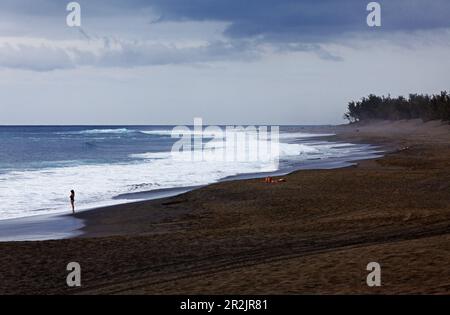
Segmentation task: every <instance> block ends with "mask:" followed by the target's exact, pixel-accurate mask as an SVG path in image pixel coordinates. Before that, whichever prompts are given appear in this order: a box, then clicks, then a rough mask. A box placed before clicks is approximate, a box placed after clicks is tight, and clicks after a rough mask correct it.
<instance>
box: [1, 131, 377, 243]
mask: <svg viewBox="0 0 450 315" xmlns="http://www.w3.org/2000/svg"><path fill="white" fill-rule="evenodd" d="M338 127H339V126H328V125H327V126H304V127H301V128H302V132H307V133H310V132H311V133H316V134H323V133H324V132H330V130H334V129H335V128H338ZM292 128H293V129H294V131H298V130H297V129H298V127H297V126H292ZM335 136H336V135H335V134H323V135H321V136H316V137H314V138H315V139H318V140H319V141H328V142H330V143H335V142H334V141H330V139H334V138H335ZM335 141H336V142H337V143H339V142H342V141H344V142H345V139H337V140H335ZM360 144H364V145H366V146H367V148H366V150H365V151H363V152H362V154H355V155H349V156H346V157H340V158H338V157H335V158H331V159H326V160H321V159H318V160H307V161H303V162H299V163H298V164H296V165H295V166H291V167H285V168H283V169H279V170H277V171H273V172H258V173H244V174H237V175H232V176H228V177H224V178H222V179H220V180H219V181H217V182H215V183H210V184H205V185H200V186H190V187H189V186H187V187H173V188H166V189H157V190H151V191H142V192H137V193H124V194H120V195H118V196H115V197H113V198H112V199H113V200H120V202H118V203H116V204H110V205H102V206H94V207H88V208H83V209H81V210H78V211H77V212H76V214H75V215H72V214H71V213H70V214H69V213H63V212H58V213H54V214H39V215H34V216H29V217H20V218H12V219H4V220H0V243H1V242H21V241H48V240H61V239H70V238H75V237H83V235H84V234H85V232H84V230H83V229H84V227H85V225H86V222H85V219H84V214H85V213H86V212H91V211H102V212H103V211H108V210H114V209H115V208H117V209H121V208H123V207H132V206H133V205H139V204H141V203H144V204H145V203H146V202H149V201H153V200H162V199H166V198H171V197H175V196H178V195H182V194H185V193H187V192H189V191H193V190H196V189H201V188H203V187H207V186H209V185H214V184H218V183H223V182H228V181H241V180H249V179H261V178H264V177H267V176H271V177H279V176H286V175H289V174H292V173H294V172H297V171H301V170H320V169H338V168H345V167H349V166H352V165H355V163H358V162H360V161H364V160H367V159H375V158H379V157H381V156H382V154H384V151H382V150H376V149H377V147H376V146H373V145H371V144H367V143H360ZM305 162H306V163H305ZM87 217H89V215H88V216H87Z"/></svg>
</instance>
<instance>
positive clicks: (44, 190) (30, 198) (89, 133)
mask: <svg viewBox="0 0 450 315" xmlns="http://www.w3.org/2000/svg"><path fill="white" fill-rule="evenodd" d="M173 127H174V126H0V220H4V219H12V218H23V217H30V216H35V215H41V214H45V215H48V214H59V213H70V211H71V210H70V203H69V193H70V190H71V189H74V190H75V191H76V206H77V209H79V210H80V209H90V208H95V207H100V206H106V205H113V204H119V203H124V202H129V201H130V200H143V199H148V198H149V196H150V195H151V194H149V193H151V192H158V191H165V190H171V189H181V188H189V187H198V186H202V185H207V184H211V183H214V182H218V181H221V180H227V179H230V178H236V176H237V177H238V178H239V177H246V176H247V177H258V176H264V175H266V174H286V173H288V172H290V171H293V170H296V169H301V168H326V167H329V168H331V167H335V166H345V164H342V163H350V162H351V161H353V160H357V159H361V158H369V157H372V156H373V155H375V154H377V153H379V152H378V151H377V148H375V147H372V146H370V145H363V144H350V143H339V142H330V141H327V140H326V138H324V136H325V135H323V134H311V133H307V132H303V131H302V130H303V127H301V126H286V127H280V137H279V139H280V159H279V163H273V161H234V162H230V161H215V160H207V161H189V160H182V159H177V158H175V157H174V156H173V155H172V154H171V153H170V152H171V149H172V146H173V145H174V143H175V142H176V141H178V140H179V139H176V138H172V137H171V131H172V129H173ZM204 139H206V140H207V139H208V135H204Z"/></svg>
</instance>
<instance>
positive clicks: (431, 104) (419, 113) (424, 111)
mask: <svg viewBox="0 0 450 315" xmlns="http://www.w3.org/2000/svg"><path fill="white" fill-rule="evenodd" d="M344 117H345V118H346V119H348V120H349V122H358V121H363V120H369V119H385V120H401V119H417V118H421V119H422V120H423V121H429V120H443V121H450V94H449V93H448V92H446V91H443V92H441V93H440V94H436V95H428V94H410V95H409V96H408V98H406V97H403V96H399V97H391V96H390V95H388V96H377V95H374V94H370V95H369V96H367V97H363V98H362V99H361V100H360V101H351V102H349V103H348V110H347V112H346V113H345V115H344Z"/></svg>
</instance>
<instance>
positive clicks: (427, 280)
mask: <svg viewBox="0 0 450 315" xmlns="http://www.w3.org/2000/svg"><path fill="white" fill-rule="evenodd" d="M314 131H315V132H325V133H335V134H336V135H335V136H330V139H333V140H341V141H346V142H351V143H368V144H374V145H379V146H380V147H381V148H382V149H383V150H385V151H386V153H385V156H384V157H381V158H377V159H371V160H364V161H360V162H358V163H357V165H353V166H350V167H346V168H338V169H323V170H300V171H296V172H293V173H291V174H289V175H286V176H283V178H284V179H285V182H280V183H275V184H266V183H264V182H263V181H262V180H261V179H245V180H234V181H226V182H219V183H215V184H211V185H208V186H205V187H202V188H199V189H195V190H192V191H189V192H187V193H184V194H181V195H178V196H174V197H169V198H163V199H156V200H150V201H142V202H134V203H126V204H121V205H116V206H110V207H104V208H99V209H95V210H93V211H87V212H82V213H78V214H76V216H75V217H76V218H77V219H81V220H83V222H84V227H83V229H82V232H83V234H82V235H79V236H76V237H74V238H70V239H63V240H53V241H39V242H6V243H0V266H1V269H0V284H1V285H0V293H2V294H372V293H374V294H448V293H449V292H450V280H449V279H450V270H449V269H448V262H449V261H450V137H449V135H450V127H449V126H448V125H446V124H442V123H440V122H436V121H432V122H428V123H422V122H421V121H418V120H413V121H398V122H387V121H378V122H370V123H366V124H354V125H350V126H330V127H323V128H322V129H321V130H314ZM69 262H78V263H79V264H80V265H81V270H82V286H81V287H80V288H68V287H67V285H66V281H65V279H66V276H67V271H66V266H67V264H68V263H69ZM369 262H378V263H379V264H380V265H381V268H382V286H381V287H368V286H367V284H366V276H367V274H368V271H367V270H366V266H367V264H368V263H369Z"/></svg>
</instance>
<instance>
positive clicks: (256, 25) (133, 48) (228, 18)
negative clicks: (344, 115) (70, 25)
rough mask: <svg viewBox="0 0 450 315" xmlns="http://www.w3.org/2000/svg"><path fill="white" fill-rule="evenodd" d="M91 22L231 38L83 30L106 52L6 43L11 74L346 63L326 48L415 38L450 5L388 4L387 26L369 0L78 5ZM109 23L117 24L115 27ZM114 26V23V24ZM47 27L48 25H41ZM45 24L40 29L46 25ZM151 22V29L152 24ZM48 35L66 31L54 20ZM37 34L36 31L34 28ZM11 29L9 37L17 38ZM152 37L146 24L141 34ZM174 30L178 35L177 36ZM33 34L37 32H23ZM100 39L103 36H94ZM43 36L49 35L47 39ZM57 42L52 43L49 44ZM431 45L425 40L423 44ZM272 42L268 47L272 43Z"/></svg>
mask: <svg viewBox="0 0 450 315" xmlns="http://www.w3.org/2000/svg"><path fill="white" fill-rule="evenodd" d="M69 2H70V1H69V0H33V1H30V0H1V1H0V16H2V17H4V18H7V17H13V21H14V22H13V23H10V25H16V26H18V27H19V26H20V25H27V19H28V18H29V17H30V18H31V17H32V18H40V19H44V20H47V21H55V20H57V23H61V22H60V21H61V20H62V18H63V17H64V16H65V14H67V12H66V5H67V4H68V3H69ZM77 2H79V3H80V4H81V7H82V14H83V17H86V18H88V19H89V20H90V21H93V20H95V18H97V17H98V18H99V20H100V21H101V22H102V23H106V25H105V26H106V27H103V29H108V26H109V27H114V28H115V29H116V30H117V27H118V26H117V25H116V24H114V23H116V22H114V21H113V19H111V20H108V17H121V16H127V17H131V19H134V17H135V16H140V17H142V15H144V17H145V16H146V15H147V14H148V15H149V20H148V23H149V25H150V24H151V23H162V22H174V21H176V22H178V21H184V22H186V21H187V22H189V21H195V22H198V21H216V22H225V23H227V24H226V25H227V26H226V28H225V30H224V33H223V35H225V39H223V38H220V39H219V38H217V39H215V38H214V39H211V38H208V39H207V43H206V44H205V45H203V46H201V47H194V48H189V47H187V48H178V47H175V46H173V45H165V44H149V43H146V41H145V39H142V40H141V39H137V40H128V39H127V37H128V35H129V37H135V35H138V36H139V34H137V33H135V29H133V28H130V30H129V31H127V25H120V26H119V27H120V28H122V27H123V30H124V31H123V32H122V33H121V36H123V37H124V38H121V39H118V40H117V41H116V45H115V47H116V48H117V47H118V48H119V49H110V47H109V45H107V43H108V42H109V41H110V39H108V38H107V37H106V36H105V37H103V36H100V39H99V38H98V37H97V36H91V34H90V31H91V29H84V28H83V29H81V28H80V29H79V31H80V32H81V37H82V38H83V39H84V40H86V41H88V42H90V41H91V40H97V42H100V45H101V51H100V53H94V52H92V51H83V50H82V49H81V50H80V49H79V48H77V47H69V48H68V47H65V46H64V47H60V46H58V42H57V41H55V42H54V45H53V43H42V44H41V45H39V46H37V47H36V45H31V44H30V45H29V44H27V43H23V44H21V45H3V46H2V47H0V66H3V67H7V68H20V69H31V70H34V71H49V70H54V69H64V68H73V67H77V66H80V65H88V66H119V67H134V66H146V65H165V64H182V63H198V62H209V61H223V60H237V59H238V60H252V59H257V58H258V57H259V56H261V54H262V53H263V51H264V49H265V48H266V46H270V47H271V48H272V49H273V50H275V51H277V52H285V51H305V52H311V53H315V54H316V55H317V56H318V57H319V58H321V59H325V60H331V61H341V60H343V58H342V57H341V56H337V55H334V54H333V53H331V52H329V51H327V50H326V49H325V48H324V47H323V46H324V45H323V44H326V43H329V42H333V41H334V42H339V41H340V40H341V39H344V40H349V39H350V40H351V39H352V38H353V37H352V36H353V35H354V34H358V35H361V34H362V35H364V34H374V33H375V34H376V35H377V36H383V35H384V34H389V33H392V32H395V31H398V32H401V33H408V32H414V31H420V30H434V29H439V28H449V27H450V1H448V0H433V1H427V0H380V1H378V2H379V3H380V4H381V6H382V27H381V28H369V27H368V26H367V24H366V17H367V14H368V12H367V10H366V7H367V4H368V3H369V2H370V1H369V0H341V1H338V0H321V1H318V0H128V1H125V0H78V1H77ZM108 21H109V22H108ZM108 23H110V24H108ZM41 24H42V23H41ZM41 24H39V25H40V26H41ZM144 24H145V23H144ZM45 25H47V28H45V27H39V30H40V32H44V33H45V32H50V31H51V30H52V29H55V28H56V29H61V28H59V25H60V24H57V25H55V26H58V27H54V24H52V22H49V23H48V24H45ZM32 29H35V28H34V27H32ZM10 31H11V30H10V29H7V31H3V34H6V35H9V34H10V33H9V32H10ZM140 31H141V32H143V33H141V35H143V34H144V32H146V29H145V25H144V27H143V29H141V30H140ZM172 31H173V30H172ZM23 34H30V32H25V31H24V32H23ZM94 34H95V30H94ZM41 37H46V36H45V35H44V36H41ZM49 40H50V41H51V39H49ZM420 40H425V39H422V38H421V39H420ZM266 44H268V45H266Z"/></svg>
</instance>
